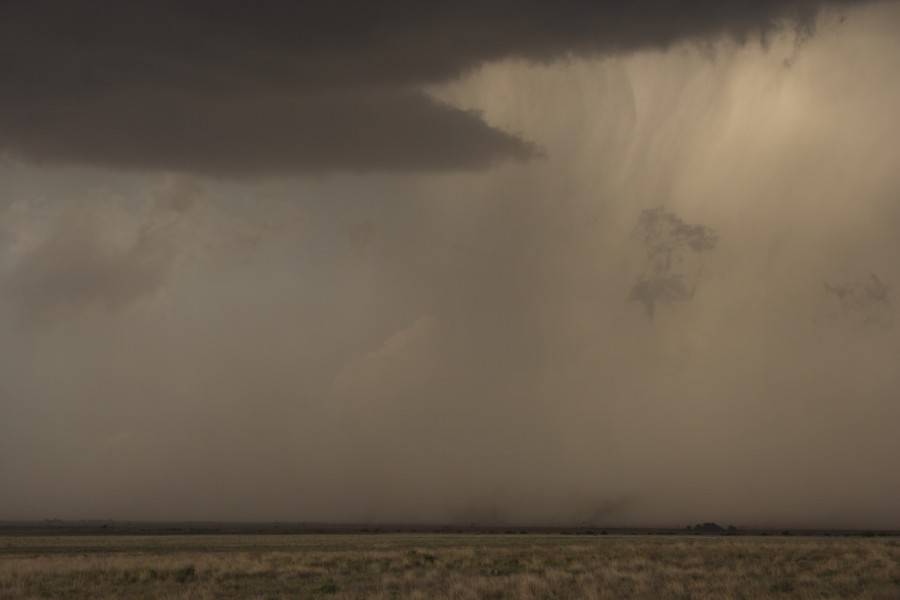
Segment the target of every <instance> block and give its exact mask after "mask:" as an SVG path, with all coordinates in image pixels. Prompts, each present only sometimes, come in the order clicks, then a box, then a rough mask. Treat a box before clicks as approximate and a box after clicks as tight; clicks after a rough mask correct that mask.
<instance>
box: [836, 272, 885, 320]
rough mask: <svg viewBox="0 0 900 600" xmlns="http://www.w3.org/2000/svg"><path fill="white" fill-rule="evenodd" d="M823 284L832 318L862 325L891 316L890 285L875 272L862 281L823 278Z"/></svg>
mask: <svg viewBox="0 0 900 600" xmlns="http://www.w3.org/2000/svg"><path fill="white" fill-rule="evenodd" d="M822 286H823V288H824V295H825V301H826V305H828V307H829V314H830V315H831V316H832V317H837V316H840V317H844V318H848V319H851V320H853V321H857V322H860V323H862V324H863V325H872V324H876V323H880V322H882V321H884V320H885V319H887V318H888V317H889V316H890V311H891V307H892V305H891V287H890V286H889V285H887V284H886V283H884V282H883V281H882V280H881V279H880V278H879V277H878V275H876V274H874V273H873V274H871V275H870V276H869V278H868V279H867V280H865V281H845V282H843V283H830V282H828V281H823V282H822Z"/></svg>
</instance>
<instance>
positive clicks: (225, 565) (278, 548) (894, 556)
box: [0, 534, 900, 600]
mask: <svg viewBox="0 0 900 600" xmlns="http://www.w3.org/2000/svg"><path fill="white" fill-rule="evenodd" d="M47 597H51V598H60V597H65V598H129V597H131V598H167V599H173V600H174V599H205V598H335V599H343V598H375V599H389V598H423V599H424V598H438V599H450V598H453V599H458V600H467V599H473V600H474V599H489V598H497V599H501V598H523V599H530V598H587V599H609V598H669V599H673V600H674V599H692V600H702V599H707V598H726V599H727V598H733V599H753V598H801V599H805V598H808V599H812V598H816V599H823V598H824V599H830V598H871V599H877V600H887V599H892V600H896V599H897V598H900V542H898V540H897V539H895V538H838V537H808V538H804V537H791V538H765V537H741V536H738V537H696V536H678V537H675V536H596V537H593V536H553V535H537V534H531V535H505V536H504V535H422V534H407V535H403V534H396V535H394V534H390V535H388V534H384V535H358V536H338V535H322V536H319V535H280V536H249V535H248V536H144V537H141V536H94V537H92V536H66V537H58V538H53V537H0V599H4V600H5V599H10V600H12V599H17V600H18V599H25V598H47Z"/></svg>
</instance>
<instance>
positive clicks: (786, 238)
mask: <svg viewBox="0 0 900 600" xmlns="http://www.w3.org/2000/svg"><path fill="white" fill-rule="evenodd" d="M897 73H900V4H898V3H896V2H883V1H882V2H878V1H871V2H851V1H830V2H829V1H817V0H788V1H777V2H776V1H774V0H773V1H760V2H752V3H748V2H743V1H738V0H725V1H716V2H713V1H711V0H710V1H706V0H703V1H697V2H691V3H672V2H663V1H662V0H640V1H631V2H624V1H623V2H614V1H609V2H579V1H576V0H568V1H561V2H553V3H544V2H531V1H526V2H521V1H519V2H512V1H502V0H496V1H486V2H485V1H482V2H464V1H461V2H456V3H447V4H440V5H439V4H438V3H418V2H403V1H399V0H397V1H388V2H380V3H371V2H352V1H349V0H347V1H338V2H327V3H325V2H322V3H318V2H308V3H284V2H271V3H269V2H256V3H252V4H249V3H240V2H204V1H200V0H195V1H189V2H175V1H172V2H167V1H158V2H153V3H146V4H144V3H121V2H114V1H112V0H109V1H105V0H101V1H91V2H88V1H86V0H85V1H77V0H76V1H66V2H63V1H62V0H28V1H27V2H26V1H24V0H3V1H2V2H0V81H3V86H2V89H0V520H11V519H45V518H61V519H116V520H171V519H175V520H257V521H308V522H309V521H322V522H325V521H327V522H353V523H386V522H403V523H431V524H434V523H437V524H444V523H447V524H450V523H453V524H471V523H475V524H483V525H487V524H522V525H585V524H590V525H598V526H617V525H619V526H625V525H628V526H640V525H643V526H675V527H682V526H684V525H686V524H693V523H697V522H704V521H716V522H719V523H721V524H726V523H727V524H735V525H738V526H746V527H752V526H758V527H766V526H773V527H782V526H793V527H853V528H900V471H898V470H897V468H896V461H897V457H898V456H900V435H898V434H897V432H898V428H900V368H898V365H900V314H898V311H900V306H898V303H900V298H898V292H897V290H898V286H900V270H898V262H897V260H896V257H897V256H898V253H900V169H898V165H900V113H898V112H897V109H896V107H897V106H900V78H898V77H897Z"/></svg>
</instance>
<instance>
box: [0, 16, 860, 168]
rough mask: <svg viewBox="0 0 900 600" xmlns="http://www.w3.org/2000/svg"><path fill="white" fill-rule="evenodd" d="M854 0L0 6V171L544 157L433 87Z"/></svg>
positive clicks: (760, 34) (804, 26)
mask: <svg viewBox="0 0 900 600" xmlns="http://www.w3.org/2000/svg"><path fill="white" fill-rule="evenodd" d="M856 3H858V2H856V1H854V0H787V1H785V0H779V1H774V0H765V1H760V2H754V3H751V4H748V3H746V2H742V1H739V0H729V1H725V2H722V1H717V2H711V1H703V2H691V3H674V4H673V3H671V2H662V1H659V0H642V1H638V2H634V1H624V0H623V1H618V2H596V3H583V2H574V1H570V2H557V3H553V4H552V5H551V4H547V3H541V2H513V1H511V0H495V1H491V2H465V1H464V2H457V3H454V6H453V9H452V10H447V9H446V8H445V7H444V6H442V5H440V4H434V3H407V2H399V1H389V2H378V3H371V2H359V1H354V0H344V1H339V2H328V3H309V2H254V3H246V2H235V1H231V2H216V3H210V2H203V1H200V0H192V1H179V2H175V1H174V0H168V1H166V0H161V1H159V2H153V3H139V4H136V3H126V2H115V1H112V0H90V1H88V0H71V1H69V0H67V1H62V0H31V1H28V2H25V1H7V2H2V3H0V81H3V90H2V92H0V156H2V155H4V154H5V155H7V156H12V157H15V158H17V159H20V160H23V161H27V162H31V163H39V164H88V165H100V166H106V167H113V168H126V169H146V170H172V171H181V172H189V173H197V174H205V175H211V176H217V177H226V178H227V177H260V176H271V175H295V174H307V173H327V172H333V171H357V172H360V171H361V172H365V171H372V170H378V171H452V170H476V169H483V168H487V167H490V166H491V165H493V164H495V163H497V162H498V161H503V160H526V159H529V158H533V157H536V156H540V155H541V151H540V149H539V148H538V147H537V146H536V145H535V144H533V143H532V142H529V141H527V140H524V139H522V138H521V137H519V136H518V135H516V134H515V132H506V131H501V130H500V129H497V128H495V127H493V126H491V125H490V124H488V123H486V122H485V121H484V120H483V119H482V118H481V116H480V115H478V114H477V113H472V112H467V111H463V110H460V109H458V108H455V107H452V106H448V105H444V104H441V103H439V102H436V101H434V100H433V99H431V98H430V97H428V96H427V95H426V94H425V93H423V90H424V89H425V86H427V85H431V84H437V83H442V82H446V81H449V80H452V79H454V78H458V77H460V76H462V75H464V74H466V73H468V72H470V71H472V70H473V69H475V68H477V67H478V66H480V65H482V64H484V63H486V62H490V61H496V60H500V59H505V58H518V59H525V60H529V61H552V60H559V59H564V58H566V57H570V56H573V55H579V56H591V55H603V54H610V53H619V52H627V51H632V50H637V49H642V48H666V47H668V46H671V45H672V44H674V43H677V42H680V41H684V40H692V39H709V38H715V37H718V36H723V35H724V36H728V37H731V38H733V39H736V40H738V41H745V40H748V39H752V38H758V39H763V40H764V39H766V38H767V36H770V35H771V34H772V32H774V31H777V30H778V29H779V28H781V27H783V26H784V25H785V24H790V25H791V26H793V27H794V28H795V29H796V30H797V31H803V32H808V31H810V30H811V29H812V28H813V26H814V24H815V20H816V17H817V15H818V13H819V12H820V11H821V10H822V9H823V8H833V7H841V6H847V5H851V4H856Z"/></svg>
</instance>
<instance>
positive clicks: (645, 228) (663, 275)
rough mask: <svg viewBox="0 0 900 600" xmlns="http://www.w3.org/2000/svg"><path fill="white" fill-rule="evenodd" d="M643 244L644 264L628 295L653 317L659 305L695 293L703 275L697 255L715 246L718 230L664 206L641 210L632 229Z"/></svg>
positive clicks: (713, 248) (685, 297)
mask: <svg viewBox="0 0 900 600" xmlns="http://www.w3.org/2000/svg"><path fill="white" fill-rule="evenodd" d="M632 236H633V237H634V239H636V240H638V241H639V242H640V243H641V245H642V246H643V248H644V254H645V264H644V269H643V272H642V273H641V275H639V276H638V278H637V280H636V281H635V283H634V285H632V287H631V292H630V293H629V295H628V299H629V300H630V301H632V302H637V303H639V304H641V305H642V306H643V307H644V310H645V311H646V313H647V316H648V317H649V318H651V319H652V318H653V315H654V314H655V312H656V307H657V305H660V304H665V305H669V306H672V305H675V304H678V303H681V302H687V301H688V300H690V299H691V298H693V297H694V293H695V291H696V290H697V286H698V285H699V284H700V280H701V278H702V271H701V270H700V268H699V265H698V264H697V263H696V261H695V259H696V258H697V257H699V256H700V255H702V254H704V253H706V252H711V251H713V250H715V247H716V244H717V243H718V241H719V236H718V234H717V233H716V232H715V231H713V230H712V229H710V228H709V227H706V226H705V225H691V224H689V223H686V222H684V221H683V220H682V219H681V218H680V217H678V216H677V215H675V214H673V213H670V212H666V211H665V210H663V208H662V207H658V208H650V209H646V210H644V211H642V212H641V215H640V217H639V218H638V223H637V225H636V226H635V228H634V231H633V232H632Z"/></svg>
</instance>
